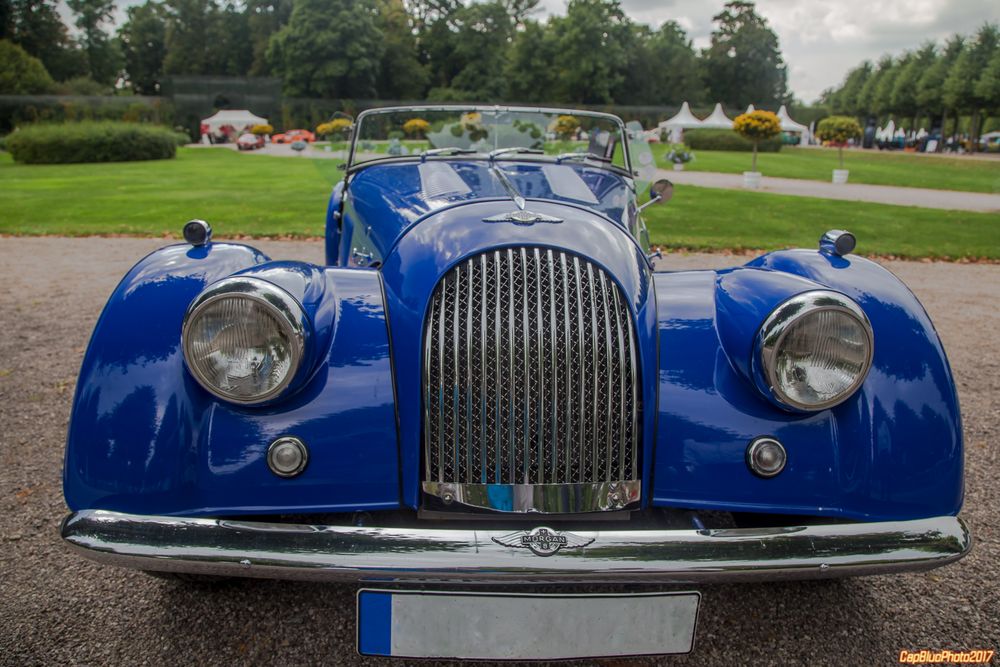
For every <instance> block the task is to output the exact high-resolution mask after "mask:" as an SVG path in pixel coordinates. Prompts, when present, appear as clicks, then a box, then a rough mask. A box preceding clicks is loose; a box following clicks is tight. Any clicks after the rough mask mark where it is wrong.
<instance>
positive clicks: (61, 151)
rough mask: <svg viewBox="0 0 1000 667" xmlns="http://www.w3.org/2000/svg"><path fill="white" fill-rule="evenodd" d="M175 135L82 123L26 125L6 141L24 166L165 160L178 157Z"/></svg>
mask: <svg viewBox="0 0 1000 667" xmlns="http://www.w3.org/2000/svg"><path fill="white" fill-rule="evenodd" d="M178 139H179V138H178V136H177V133H176V132H174V131H173V130H171V129H169V128H166V127H161V126H159V125H142V124H139V123H115V122H103V123H95V122H83V123H65V124H60V125H29V126H27V127H24V128H21V129H19V130H17V131H16V132H14V133H13V134H11V135H9V136H8V137H7V150H9V151H10V154H11V155H12V156H13V158H14V160H15V161H16V162H22V163H24V164H69V163H80V162H128V161H133V160H164V159H168V158H172V157H174V156H175V155H176V154H177V143H178Z"/></svg>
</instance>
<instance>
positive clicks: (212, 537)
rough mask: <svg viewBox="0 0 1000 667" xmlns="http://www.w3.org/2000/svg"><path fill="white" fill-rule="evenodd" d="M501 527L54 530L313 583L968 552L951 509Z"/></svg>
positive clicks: (96, 518)
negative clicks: (920, 514)
mask: <svg viewBox="0 0 1000 667" xmlns="http://www.w3.org/2000/svg"><path fill="white" fill-rule="evenodd" d="M510 530H511V528H510V526H507V528H506V529H505V530H464V529H463V530H450V529H438V528H421V529H412V528H371V527H362V528H358V527H351V526H323V525H301V524H300V525H291V524H278V523H266V522H257V521H234V520H221V519H189V518H179V517H164V516H139V515H134V514H122V513H118V512H108V511H104V510H84V511H80V512H75V513H73V514H71V515H70V516H68V517H67V518H66V519H65V521H64V522H63V525H62V537H63V539H64V540H66V542H67V543H68V544H69V545H70V546H71V547H72V548H74V549H75V550H77V551H78V552H79V553H80V554H81V555H83V556H86V557H87V558H90V559H93V560H95V561H98V562H101V563H105V564H109V565H117V566H122V567H131V568H135V569H140V570H155V571H164V572H189V573H193V574H214V575H233V576H245V577H262V578H280V579H305V580H319V581H373V580H378V581H380V582H388V581H398V580H409V581H426V582H438V581H441V582H443V581H453V582H454V581H460V582H462V583H477V582H482V583H502V584H517V583H532V582H537V583H541V582H553V583H570V584H571V583H574V582H579V581H588V582H616V583H617V582H663V583H705V582H716V581H734V580H768V579H771V580H774V579H820V578H833V577H843V576H859V575H867V574H887V573H892V572H907V571H918V570H929V569H932V568H935V567H940V566H942V565H947V564H949V563H953V562H955V561H957V560H959V559H960V558H962V557H963V556H965V555H966V554H968V553H969V551H970V549H971V548H972V537H971V535H970V534H969V530H968V528H967V527H966V526H965V523H964V522H963V521H962V520H961V519H959V518H958V517H954V516H941V517H933V518H928V519H916V520H912V521H886V522H878V523H838V524H829V525H820V526H792V527H786V528H762V529H758V528H744V529H725V530H651V531H644V530H613V531H587V530H575V529H574V531H573V532H574V534H576V535H579V536H580V537H582V538H584V539H592V540H593V542H592V543H589V544H588V545H587V546H586V547H584V548H579V549H562V550H560V551H559V552H558V553H555V554H552V555H550V556H546V557H539V556H536V555H535V554H533V553H532V552H531V551H530V550H528V549H511V548H508V547H505V546H503V545H501V544H497V543H496V542H494V541H493V537H498V538H501V537H503V536H504V535H507V534H509V533H510Z"/></svg>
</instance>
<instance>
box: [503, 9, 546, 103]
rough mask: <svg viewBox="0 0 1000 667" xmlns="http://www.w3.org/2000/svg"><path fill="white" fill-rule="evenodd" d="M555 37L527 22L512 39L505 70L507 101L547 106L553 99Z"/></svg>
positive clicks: (531, 22)
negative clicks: (544, 103) (543, 103)
mask: <svg viewBox="0 0 1000 667" xmlns="http://www.w3.org/2000/svg"><path fill="white" fill-rule="evenodd" d="M556 51H557V46H556V43H555V39H554V35H553V34H552V33H551V32H550V31H547V30H546V29H545V27H544V26H542V25H541V24H539V23H538V22H537V21H527V22H525V24H524V28H523V29H522V30H520V31H519V32H517V34H516V35H515V36H514V42H513V44H511V47H510V51H509V52H508V56H507V64H506V67H505V68H504V75H503V76H504V79H505V80H506V81H507V98H508V99H510V100H514V101H516V102H548V101H552V100H554V99H555V98H554V97H553V94H552V89H553V88H554V86H555V84H556V71H555V68H554V67H553V65H552V64H553V63H554V62H555V58H556Z"/></svg>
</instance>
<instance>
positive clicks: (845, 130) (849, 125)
mask: <svg viewBox="0 0 1000 667" xmlns="http://www.w3.org/2000/svg"><path fill="white" fill-rule="evenodd" d="M816 136H817V137H819V138H820V139H821V140H822V141H829V142H830V143H831V144H833V145H834V146H836V147H837V156H838V158H839V159H840V168H841V169H843V168H844V146H846V145H847V142H848V141H850V140H851V139H860V138H861V126H860V125H859V124H858V121H857V120H856V119H854V118H851V117H850V116H827V117H826V118H824V119H823V120H821V121H820V122H819V125H818V126H817V127H816Z"/></svg>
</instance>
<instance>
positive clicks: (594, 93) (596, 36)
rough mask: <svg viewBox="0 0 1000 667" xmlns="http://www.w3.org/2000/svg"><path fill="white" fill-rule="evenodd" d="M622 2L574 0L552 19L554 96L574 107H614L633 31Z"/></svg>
mask: <svg viewBox="0 0 1000 667" xmlns="http://www.w3.org/2000/svg"><path fill="white" fill-rule="evenodd" d="M629 25H630V23H629V20H628V17H626V16H625V12H624V11H622V8H621V4H620V3H619V2H618V0H570V2H569V5H568V7H567V9H566V15H565V16H561V17H553V18H551V19H550V20H549V30H551V31H552V37H553V40H554V42H555V45H556V54H555V60H554V70H555V71H554V73H555V77H554V78H555V82H556V83H555V87H554V89H553V90H552V97H554V98H555V99H557V100H560V101H564V102H571V103H574V104H608V103H613V102H614V101H615V99H614V91H616V90H620V87H621V85H622V83H623V82H624V80H625V70H626V67H627V64H628V48H629V46H630V44H629V38H630V36H631V30H630V28H629Z"/></svg>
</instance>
